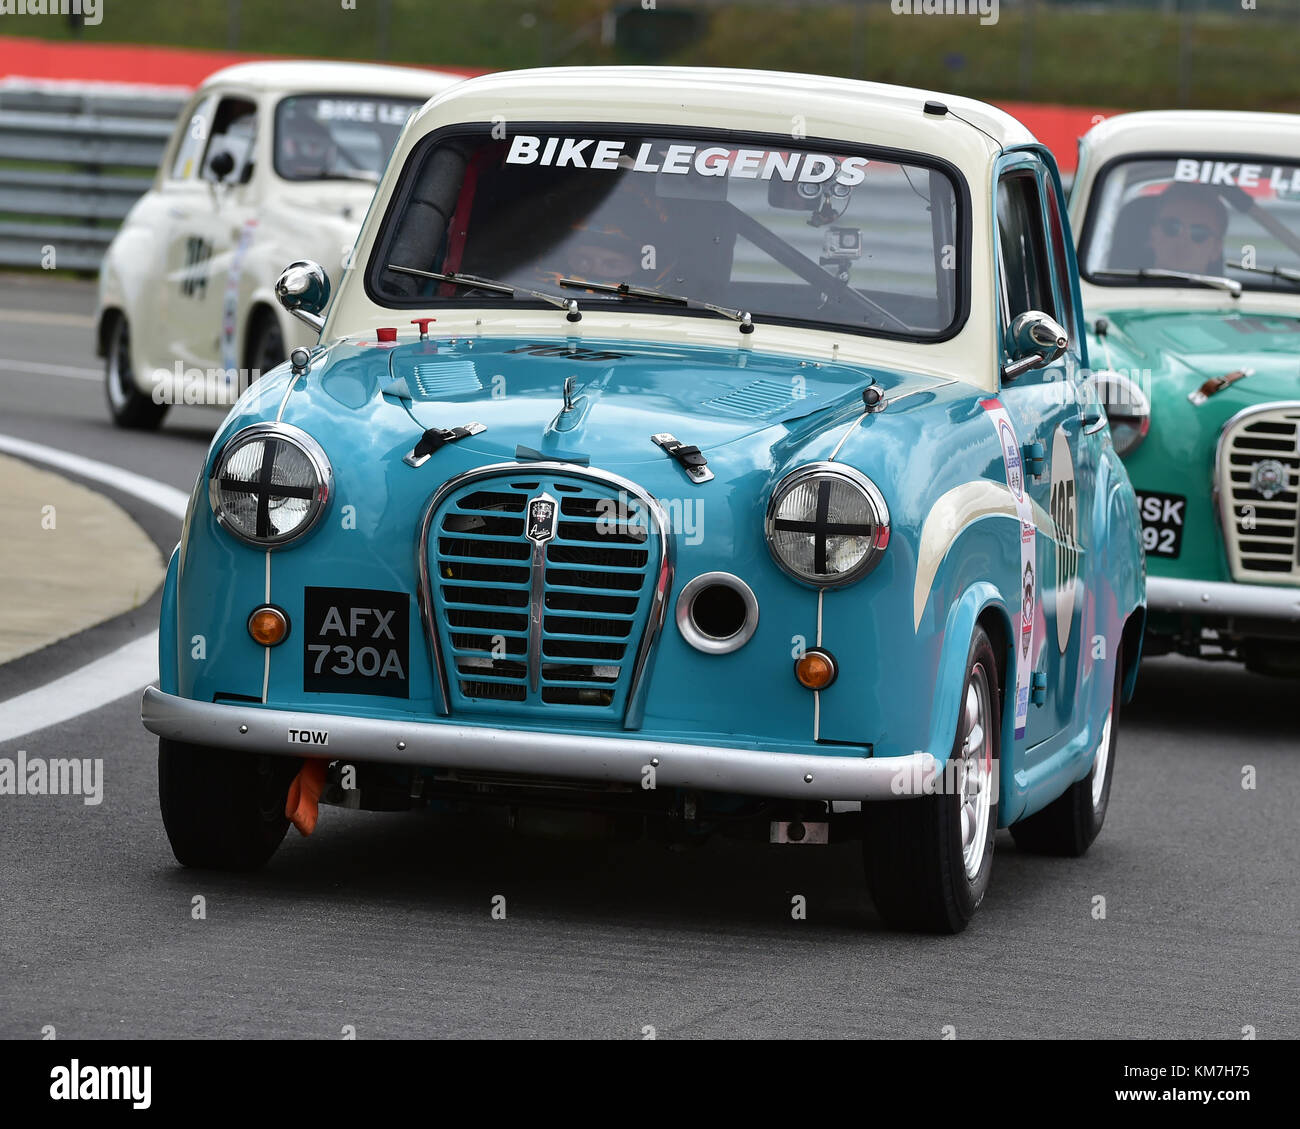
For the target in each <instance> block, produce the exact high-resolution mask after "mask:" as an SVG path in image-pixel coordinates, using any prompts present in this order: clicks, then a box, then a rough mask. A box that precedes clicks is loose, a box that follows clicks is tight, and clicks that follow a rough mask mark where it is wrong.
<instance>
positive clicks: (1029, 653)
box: [980, 400, 1038, 739]
mask: <svg viewBox="0 0 1300 1129" xmlns="http://www.w3.org/2000/svg"><path fill="white" fill-rule="evenodd" d="M980 407H982V408H983V409H984V410H985V411H986V412H987V413H988V415H989V419H990V420H991V421H992V422H993V428H994V430H995V431H996V432H997V436H998V441H999V443H1000V444H1001V446H1002V461H1003V463H1005V464H1006V475H1007V487H1008V488H1009V489H1010V491H1011V495H1012V497H1013V498H1014V499H1015V502H1016V515H1017V516H1018V517H1019V518H1020V616H1019V620H1020V622H1019V626H1018V628H1017V631H1016V637H1017V644H1016V737H1017V739H1019V738H1021V737H1023V736H1024V735H1025V726H1026V723H1027V722H1028V719H1029V681H1030V675H1031V674H1032V673H1033V669H1034V662H1033V658H1034V608H1035V606H1036V604H1037V602H1038V578H1037V576H1036V575H1035V572H1034V568H1035V560H1036V559H1037V558H1036V552H1037V536H1038V531H1037V529H1036V528H1035V526H1034V510H1033V506H1032V505H1031V504H1030V501H1029V499H1028V497H1026V495H1025V476H1024V465H1023V462H1022V460H1021V458H1020V442H1019V440H1018V439H1017V438H1016V429H1015V428H1014V427H1013V426H1012V424H1011V417H1010V416H1008V415H1007V410H1006V408H1004V407H1003V406H1002V402H1001V401H1000V400H981V401H980Z"/></svg>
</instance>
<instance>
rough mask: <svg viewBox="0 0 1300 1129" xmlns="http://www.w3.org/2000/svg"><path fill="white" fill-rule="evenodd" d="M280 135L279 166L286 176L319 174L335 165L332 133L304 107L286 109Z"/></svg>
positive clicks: (307, 176)
mask: <svg viewBox="0 0 1300 1129" xmlns="http://www.w3.org/2000/svg"><path fill="white" fill-rule="evenodd" d="M279 139H280V141H279V150H280V151H279V162H278V167H279V169H280V174H281V175H282V176H284V177H285V178H287V179H289V180H311V179H313V178H316V177H322V176H324V175H326V173H327V172H328V171H329V169H330V168H332V167H333V165H334V162H335V159H336V156H337V146H336V145H335V144H334V138H333V136H332V135H331V134H330V131H329V130H328V129H326V128H325V127H324V126H323V125H321V124H320V123H319V122H318V121H316V119H315V118H313V117H312V116H311V114H310V113H308V112H307V111H306V110H302V109H297V108H290V109H289V110H288V112H287V113H286V114H285V115H284V117H283V118H282V119H281V122H280V129H279Z"/></svg>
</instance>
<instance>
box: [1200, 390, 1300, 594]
mask: <svg viewBox="0 0 1300 1129" xmlns="http://www.w3.org/2000/svg"><path fill="white" fill-rule="evenodd" d="M1266 462H1274V463H1278V464H1281V466H1282V468H1283V474H1284V478H1285V482H1284V483H1280V484H1279V485H1281V487H1282V488H1281V489H1280V490H1278V491H1277V492H1275V493H1273V496H1272V497H1270V498H1266V497H1265V496H1264V493H1263V492H1262V491H1261V490H1260V489H1259V488H1258V485H1259V484H1258V481H1257V475H1258V471H1257V469H1256V468H1257V467H1258V466H1259V464H1261V463H1266ZM1218 476H1219V481H1218V486H1219V495H1220V498H1221V500H1222V501H1221V504H1222V506H1223V516H1224V522H1223V525H1224V539H1225V542H1226V545H1227V550H1228V562H1229V565H1230V566H1231V568H1232V576H1233V579H1234V580H1247V581H1254V582H1256V583H1260V582H1264V583H1273V584H1300V404H1287V405H1279V406H1278V407H1273V408H1266V409H1264V410H1261V411H1254V412H1249V413H1246V414H1243V415H1242V416H1241V418H1240V419H1238V420H1236V421H1235V422H1233V421H1229V423H1228V426H1227V429H1226V430H1225V432H1224V435H1223V439H1222V442H1221V444H1220V449H1219V467H1218Z"/></svg>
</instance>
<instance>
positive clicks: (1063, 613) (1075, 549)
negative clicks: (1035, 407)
mask: <svg viewBox="0 0 1300 1129" xmlns="http://www.w3.org/2000/svg"><path fill="white" fill-rule="evenodd" d="M1051 507H1052V521H1053V523H1054V524H1055V525H1056V588H1055V591H1054V599H1055V612H1056V644H1057V647H1058V649H1059V650H1060V652H1061V654H1065V649H1066V647H1067V646H1068V645H1069V642H1070V632H1071V630H1073V627H1074V609H1075V604H1076V602H1077V592H1078V588H1079V555H1080V550H1079V515H1078V502H1077V490H1076V485H1075V477H1074V456H1073V454H1072V453H1071V451H1070V440H1069V439H1068V438H1067V437H1066V434H1065V428H1063V427H1060V426H1059V425H1058V427H1057V428H1056V434H1055V435H1054V436H1053V437H1052V494H1051Z"/></svg>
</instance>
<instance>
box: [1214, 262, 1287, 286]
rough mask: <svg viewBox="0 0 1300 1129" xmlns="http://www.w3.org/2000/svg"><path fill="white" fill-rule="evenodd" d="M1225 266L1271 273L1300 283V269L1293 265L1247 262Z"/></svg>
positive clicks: (1251, 271)
mask: <svg viewBox="0 0 1300 1129" xmlns="http://www.w3.org/2000/svg"><path fill="white" fill-rule="evenodd" d="M1224 266H1229V267H1233V268H1235V269H1236V270H1246V271H1250V273H1251V274H1269V275H1272V276H1273V277H1274V278H1280V279H1282V280H1283V281H1284V282H1294V283H1297V284H1300V270H1295V269H1293V268H1292V267H1248V266H1246V264H1245V263H1225V264H1224Z"/></svg>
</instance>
